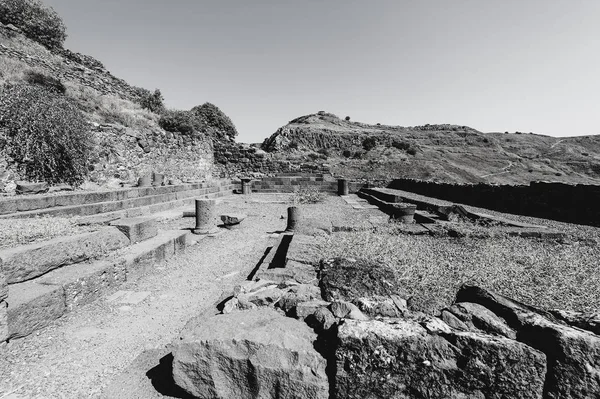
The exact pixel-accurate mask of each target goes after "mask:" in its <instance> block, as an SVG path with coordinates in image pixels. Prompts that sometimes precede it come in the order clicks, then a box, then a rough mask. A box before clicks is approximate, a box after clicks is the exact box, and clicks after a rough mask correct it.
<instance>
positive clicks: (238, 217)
mask: <svg viewBox="0 0 600 399" xmlns="http://www.w3.org/2000/svg"><path fill="white" fill-rule="evenodd" d="M244 219H246V215H243V214H241V213H240V214H234V213H229V214H226V215H221V221H222V222H223V224H224V225H226V226H231V225H234V224H240V223H242V222H243V221H244Z"/></svg>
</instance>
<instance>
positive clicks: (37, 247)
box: [0, 227, 129, 284]
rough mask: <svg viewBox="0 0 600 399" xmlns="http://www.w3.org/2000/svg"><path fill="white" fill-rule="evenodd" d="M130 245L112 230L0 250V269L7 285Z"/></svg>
mask: <svg viewBox="0 0 600 399" xmlns="http://www.w3.org/2000/svg"><path fill="white" fill-rule="evenodd" d="M127 245H129V239H128V238H127V237H126V236H125V235H124V234H123V233H121V232H120V231H119V230H118V229H116V228H114V227H105V228H102V229H100V230H98V231H94V232H90V233H83V234H78V235H74V236H70V237H59V238H55V239H52V240H48V241H43V242H39V243H34V244H29V245H24V246H20V247H17V248H12V249H6V250H2V251H0V259H2V269H3V271H4V273H5V275H6V280H7V282H8V283H9V284H14V283H20V282H23V281H27V280H31V279H33V278H35V277H38V276H41V275H43V274H45V273H47V272H49V271H51V270H54V269H57V268H59V267H62V266H66V265H71V264H74V263H78V262H82V261H84V260H87V259H91V258H95V257H100V256H103V255H104V254H105V253H106V252H107V251H112V250H116V249H120V248H123V247H125V246H127Z"/></svg>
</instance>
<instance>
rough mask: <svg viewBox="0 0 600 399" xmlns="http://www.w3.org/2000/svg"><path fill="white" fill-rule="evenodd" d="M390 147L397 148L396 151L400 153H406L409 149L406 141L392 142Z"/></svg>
mask: <svg viewBox="0 0 600 399" xmlns="http://www.w3.org/2000/svg"><path fill="white" fill-rule="evenodd" d="M392 147H394V148H397V149H399V150H402V151H406V150H408V149H409V148H410V143H407V142H406V141H397V140H394V141H393V142H392Z"/></svg>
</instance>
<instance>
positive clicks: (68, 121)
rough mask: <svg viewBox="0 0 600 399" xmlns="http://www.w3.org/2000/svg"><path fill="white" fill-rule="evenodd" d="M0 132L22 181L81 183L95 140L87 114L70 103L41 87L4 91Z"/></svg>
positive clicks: (1, 93) (0, 90)
mask: <svg viewBox="0 0 600 399" xmlns="http://www.w3.org/2000/svg"><path fill="white" fill-rule="evenodd" d="M0 129H3V130H4V131H5V132H6V133H7V143H6V148H7V153H8V155H9V156H11V157H12V158H13V159H14V160H15V162H16V163H17V164H18V166H19V169H20V172H21V174H22V176H23V177H25V178H27V179H28V180H30V181H46V182H48V183H68V184H73V185H77V184H80V183H82V182H83V180H84V178H85V177H86V175H87V173H88V162H89V161H88V160H89V153H90V149H91V141H92V137H91V134H90V131H89V126H88V124H87V123H86V122H85V119H84V117H83V114H82V113H81V112H80V111H79V109H78V108H77V107H76V106H75V105H74V104H73V103H72V102H71V101H69V100H68V99H67V98H66V97H64V96H61V95H59V94H57V93H56V92H53V91H50V90H48V89H46V88H44V87H41V86H38V85H15V86H4V87H2V88H0Z"/></svg>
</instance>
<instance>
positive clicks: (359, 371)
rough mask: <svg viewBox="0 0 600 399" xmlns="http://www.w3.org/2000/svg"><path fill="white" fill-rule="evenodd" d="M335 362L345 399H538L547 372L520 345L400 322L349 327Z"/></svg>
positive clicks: (342, 331)
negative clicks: (437, 332)
mask: <svg viewBox="0 0 600 399" xmlns="http://www.w3.org/2000/svg"><path fill="white" fill-rule="evenodd" d="M336 362H337V371H336V384H335V385H336V386H335V393H336V395H337V397H338V398H360V399H364V398H403V399H408V398H428V399H434V398H435V399H438V398H439V399H442V398H444V399H447V398H453V399H459V398H460V399H467V398H469V399H483V398H537V399H539V398H542V394H543V388H544V376H545V372H546V362H545V356H544V354H543V353H541V352H539V351H537V350H535V349H533V348H531V347H529V346H527V345H524V344H522V343H519V342H517V341H514V340H509V339H506V338H504V337H492V336H485V335H481V334H477V333H470V332H451V333H450V334H443V335H438V334H432V333H430V332H428V331H427V330H426V329H425V328H424V327H422V326H420V325H419V324H418V323H416V322H414V321H409V320H400V319H398V320H396V321H394V322H393V323H392V322H383V321H367V322H365V321H353V320H346V321H345V322H344V323H343V324H342V325H341V326H340V327H339V333H338V348H337V349H336ZM357 382H359V383H357Z"/></svg>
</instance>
